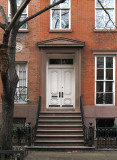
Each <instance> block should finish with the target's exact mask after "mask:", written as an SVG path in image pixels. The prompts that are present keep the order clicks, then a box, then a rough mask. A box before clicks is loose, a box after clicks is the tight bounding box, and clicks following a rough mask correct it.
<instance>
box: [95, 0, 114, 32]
mask: <svg viewBox="0 0 117 160" xmlns="http://www.w3.org/2000/svg"><path fill="white" fill-rule="evenodd" d="M103 6H104V7H105V9H106V10H107V12H108V13H109V12H110V13H109V14H110V17H111V19H112V21H113V23H115V0H113V5H112V6H109V5H108V4H107V5H106V0H104V3H103ZM101 12H102V13H103V14H102V13H101ZM98 13H99V15H98ZM100 13H101V14H102V16H101V15H100ZM108 19H109V18H108V15H107V14H106V13H105V11H104V10H103V9H102V7H101V6H98V5H97V0H95V28H96V29H104V28H105V29H114V28H115V26H114V25H113V23H112V22H111V21H109V22H108ZM107 22H108V23H107Z"/></svg>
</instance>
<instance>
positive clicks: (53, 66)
mask: <svg viewBox="0 0 117 160" xmlns="http://www.w3.org/2000/svg"><path fill="white" fill-rule="evenodd" d="M52 58H56V59H63V58H65V59H73V65H49V59H52ZM49 69H73V75H74V77H73V81H74V82H73V87H74V89H73V90H74V93H73V107H62V106H60V107H49V105H48V104H49V102H48V94H49V93H48V70H49ZM46 86H47V92H46V102H47V103H46V105H47V106H46V108H47V109H70V108H71V109H72V108H75V60H74V54H72V55H68V54H63V55H61V54H56V55H54V54H48V55H47V61H46Z"/></svg>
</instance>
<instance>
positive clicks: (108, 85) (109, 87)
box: [95, 56, 115, 105]
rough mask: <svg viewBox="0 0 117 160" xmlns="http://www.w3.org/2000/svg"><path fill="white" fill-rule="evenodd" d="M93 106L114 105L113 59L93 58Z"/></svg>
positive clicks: (108, 57)
mask: <svg viewBox="0 0 117 160" xmlns="http://www.w3.org/2000/svg"><path fill="white" fill-rule="evenodd" d="M95 97H96V99H95V104H96V105H114V99H115V57H114V56H96V57H95Z"/></svg>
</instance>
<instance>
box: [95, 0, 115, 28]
mask: <svg viewBox="0 0 117 160" xmlns="http://www.w3.org/2000/svg"><path fill="white" fill-rule="evenodd" d="M105 1H106V0H104V3H105ZM96 2H97V0H95V29H115V26H113V27H111V28H108V27H106V26H105V24H106V23H105V16H106V13H105V11H104V27H103V28H98V27H96V26H97V22H96V17H97V15H96V10H103V9H102V8H100V7H97V6H96ZM115 2H116V0H114V2H113V3H114V8H105V9H107V11H108V10H110V9H113V10H114V11H113V14H114V15H113V23H115V9H116V8H115V6H116V5H115V4H116V3H115Z"/></svg>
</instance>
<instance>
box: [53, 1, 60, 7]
mask: <svg viewBox="0 0 117 160" xmlns="http://www.w3.org/2000/svg"><path fill="white" fill-rule="evenodd" d="M58 1H59V0H52V3H55V2H58ZM53 8H60V4H59V5H56V6H54V7H53Z"/></svg>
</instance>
